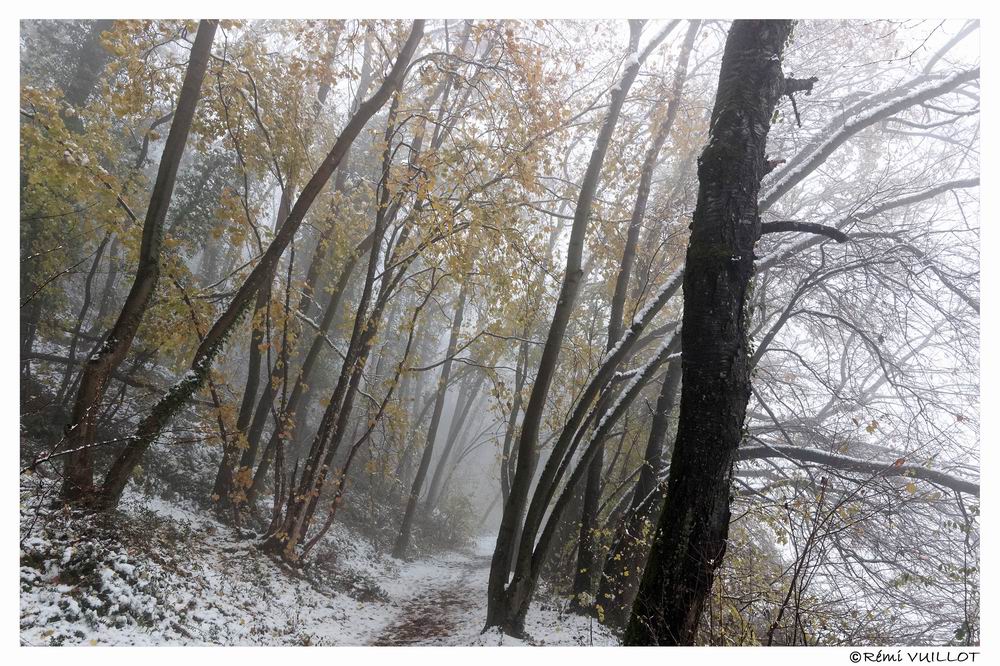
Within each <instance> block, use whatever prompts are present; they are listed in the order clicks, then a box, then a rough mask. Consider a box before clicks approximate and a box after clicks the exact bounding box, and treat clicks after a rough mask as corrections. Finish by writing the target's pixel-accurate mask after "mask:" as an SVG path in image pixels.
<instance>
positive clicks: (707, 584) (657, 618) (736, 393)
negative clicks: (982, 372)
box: [625, 20, 811, 645]
mask: <svg viewBox="0 0 1000 666" xmlns="http://www.w3.org/2000/svg"><path fill="white" fill-rule="evenodd" d="M791 29H792V21H786V20H781V21H774V20H771V21H758V20H754V21H735V22H734V23H733V26H732V28H731V29H730V31H729V35H728V37H727V40H726V48H725V52H724V54H723V58H722V68H721V71H720V73H719V87H718V91H717V93H716V100H715V108H714V110H713V112H712V119H711V134H710V138H709V142H708V145H707V146H706V147H705V150H704V151H703V152H702V155H701V160H700V162H699V167H698V180H699V190H698V202H697V205H696V208H695V212H694V218H693V223H692V227H691V228H692V231H691V239H690V241H689V244H688V251H687V264H686V270H685V272H684V319H683V328H682V332H681V335H682V338H681V340H682V342H681V347H682V356H681V358H682V365H683V379H682V382H683V383H682V388H681V407H680V418H679V423H678V430H677V439H676V442H675V444H674V451H673V456H672V459H671V464H670V475H669V480H668V484H667V497H666V501H665V504H664V509H663V513H662V516H661V518H660V522H659V525H658V527H657V530H656V533H655V535H654V540H653V548H652V552H651V553H650V557H649V562H648V564H647V566H646V570H645V572H644V574H643V578H642V582H641V584H640V586H639V592H638V595H637V597H636V602H635V607H634V608H633V611H632V617H631V619H630V621H629V625H628V628H627V630H626V632H625V643H626V644H627V645H677V644H681V645H690V644H693V643H694V640H695V635H696V631H697V629H698V621H699V618H700V615H701V609H702V606H703V604H704V601H705V598H706V596H707V595H708V593H709V591H710V590H711V587H712V581H713V578H714V574H715V569H716V568H717V567H718V566H719V563H720V562H721V561H722V557H723V555H724V554H725V551H726V539H727V535H728V531H729V491H730V485H731V483H732V471H733V461H734V459H735V456H736V449H737V447H738V446H739V444H740V441H741V440H742V437H743V421H744V418H745V416H746V405H747V400H748V399H749V396H750V366H749V362H748V361H749V349H748V344H747V336H746V326H747V321H748V313H747V301H748V299H747V293H748V291H749V288H750V281H751V278H752V276H753V261H754V255H753V249H754V244H755V242H756V241H757V239H758V237H759V235H760V217H759V213H758V193H759V191H760V181H761V179H762V178H763V176H764V174H765V173H766V168H767V167H766V158H765V152H764V151H765V148H766V141H767V134H768V130H769V129H770V125H771V117H772V114H773V113H774V109H775V106H776V104H777V102H778V99H779V97H780V96H781V95H782V94H783V93H785V92H790V91H791V88H790V87H789V86H788V83H789V82H786V81H785V79H784V77H783V76H782V73H781V55H782V51H783V50H784V47H785V43H786V42H787V40H788V38H789V35H790V33H791ZM809 87H811V83H809V84H808V87H806V86H803V87H802V88H799V89H808V88H809Z"/></svg>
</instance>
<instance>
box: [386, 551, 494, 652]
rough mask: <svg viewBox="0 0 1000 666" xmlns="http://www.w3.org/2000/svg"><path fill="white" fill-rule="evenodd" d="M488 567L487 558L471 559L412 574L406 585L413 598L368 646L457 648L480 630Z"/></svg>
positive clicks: (420, 570) (439, 565)
mask: <svg viewBox="0 0 1000 666" xmlns="http://www.w3.org/2000/svg"><path fill="white" fill-rule="evenodd" d="M489 566H490V558H489V556H487V555H473V556H470V557H468V558H462V559H460V560H452V561H447V562H441V563H439V564H436V565H435V566H434V567H432V568H423V569H418V570H416V571H413V572H412V573H411V576H407V581H406V583H407V584H408V585H409V586H410V587H409V589H410V590H412V593H413V596H411V597H408V598H404V599H403V601H402V602H401V603H400V611H399V614H398V615H397V616H396V618H395V619H394V620H393V621H392V622H391V623H390V624H389V625H388V626H387V627H386V628H385V629H384V630H383V631H382V633H381V634H380V635H379V636H377V637H376V638H375V639H374V640H372V641H371V643H369V644H370V645H452V644H456V642H457V644H461V641H462V639H463V638H465V637H467V636H468V635H470V633H474V632H478V630H479V629H481V626H480V625H481V623H482V622H483V619H484V617H485V615H484V614H483V613H484V612H485V611H484V602H485V596H486V576H487V574H488V572H489Z"/></svg>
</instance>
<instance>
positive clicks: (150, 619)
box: [21, 492, 614, 645]
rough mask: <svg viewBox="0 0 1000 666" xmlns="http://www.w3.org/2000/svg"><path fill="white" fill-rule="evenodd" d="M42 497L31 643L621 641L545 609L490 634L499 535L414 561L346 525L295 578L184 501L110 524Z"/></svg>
mask: <svg viewBox="0 0 1000 666" xmlns="http://www.w3.org/2000/svg"><path fill="white" fill-rule="evenodd" d="M35 497H36V495H35V494H34V493H31V492H23V497H22V508H21V525H22V535H24V534H25V531H26V529H27V528H28V527H30V528H31V529H30V533H29V534H28V535H27V537H26V538H25V537H22V542H21V640H22V643H23V644H27V645H523V644H525V642H527V643H529V644H535V645H592V644H593V645H608V644H613V643H614V639H613V637H612V636H611V635H610V634H609V633H608V632H607V631H606V630H604V629H603V628H602V627H601V626H600V625H598V624H597V623H596V622H592V620H590V619H589V618H583V617H580V616H577V615H573V614H567V613H565V612H563V611H562V610H561V608H560V607H561V606H563V605H564V604H551V603H549V604H546V603H543V602H536V603H535V604H534V605H533V607H532V611H531V613H530V614H529V617H528V621H527V627H526V629H527V632H528V634H529V635H530V636H531V637H532V638H531V639H530V640H528V641H521V640H517V639H513V638H511V637H509V636H503V635H501V634H500V633H499V632H497V631H491V632H487V633H486V634H482V633H480V632H481V630H482V626H483V621H484V619H485V616H486V581H487V578H488V575H489V563H490V553H491V550H492V543H493V541H492V538H482V539H479V540H478V541H477V542H476V543H475V545H474V547H473V548H471V549H470V550H469V551H468V552H452V553H446V554H442V555H439V556H435V557H429V558H425V559H420V560H416V561H413V562H405V563H404V562H400V561H398V560H395V559H393V558H391V557H388V556H387V555H383V554H379V553H377V552H375V550H374V549H373V548H372V547H371V546H370V544H369V542H368V540H367V539H366V538H365V537H363V536H361V535H359V534H357V533H354V532H351V531H350V530H348V529H346V528H345V527H343V526H335V527H334V529H332V530H331V531H330V534H328V536H327V537H326V539H325V540H324V543H323V545H321V546H319V547H317V549H316V550H317V561H316V562H315V563H313V564H312V565H311V566H308V567H305V568H302V569H299V570H292V569H290V568H287V567H284V566H283V565H280V564H279V563H277V562H275V561H274V560H272V559H270V558H268V557H266V556H264V555H263V554H262V553H261V552H260V551H259V550H258V549H257V547H256V541H255V539H254V538H252V535H241V534H239V533H238V531H237V530H235V529H233V528H232V527H228V526H226V525H223V524H221V523H219V522H217V521H216V520H215V519H214V518H213V517H211V516H210V515H209V514H208V513H207V512H205V511H204V510H200V509H194V508H192V507H190V506H186V505H185V504H184V503H183V502H182V501H180V500H175V501H166V500H164V499H161V498H150V497H146V496H143V495H139V494H137V493H130V494H129V495H127V497H126V499H125V501H124V502H123V507H122V512H121V513H120V514H117V515H116V516H115V517H114V518H113V520H114V521H115V523H114V525H107V524H106V522H107V521H108V520H109V519H107V518H103V519H100V518H99V519H92V518H81V517H74V516H71V515H68V514H63V513H61V512H55V513H45V515H42V514H40V513H39V512H38V509H37V505H38V503H37V501H36V500H35V499H34V498H35ZM43 513H44V512H43ZM39 516H40V517H39ZM36 518H37V520H36ZM102 521H104V522H102Z"/></svg>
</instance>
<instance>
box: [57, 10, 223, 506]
mask: <svg viewBox="0 0 1000 666" xmlns="http://www.w3.org/2000/svg"><path fill="white" fill-rule="evenodd" d="M217 25H218V23H217V21H214V20H204V21H201V23H199V24H198V34H197V36H196V37H195V43H194V45H193V46H192V48H191V59H190V61H189V63H188V68H187V71H186V72H185V74H184V84H183V86H182V88H181V93H180V96H179V98H178V100H177V111H176V112H175V114H174V119H173V122H172V123H171V125H170V132H169V134H168V135H167V141H166V144H165V146H164V148H163V156H162V157H161V158H160V167H159V171H158V172H157V175H156V183H155V185H154V186H153V192H152V194H151V195H150V199H149V207H148V208H147V209H146V218H145V221H144V222H143V227H142V245H141V247H140V250H139V266H138V269H137V271H136V276H135V281H134V282H133V283H132V288H131V290H130V291H129V294H128V296H127V297H126V299H125V304H124V305H123V306H122V310H121V312H120V313H119V315H118V320H117V321H116V322H115V324H114V326H112V328H111V330H110V331H109V332H108V335H107V336H106V338H105V341H104V344H103V345H101V348H100V349H99V350H98V351H97V352H96V353H95V354H93V355H92V356H91V357H90V359H89V360H88V361H87V364H86V365H85V366H84V369H83V374H82V376H81V379H80V389H79V391H78V392H77V397H76V402H75V404H74V405H73V412H72V416H71V421H70V423H71V425H70V426H69V428H68V431H67V433H66V442H65V450H68V451H71V453H70V454H69V455H67V458H66V465H65V475H64V479H63V487H62V498H63V500H65V501H69V502H75V501H80V500H84V499H88V498H89V496H90V495H91V494H92V490H93V483H94V469H93V452H92V450H91V449H92V448H93V445H94V437H95V430H96V418H97V411H98V409H99V408H100V404H101V400H102V399H103V397H104V394H105V391H106V390H107V386H108V381H109V380H110V378H111V373H112V372H113V371H114V370H116V369H117V368H118V366H119V365H120V364H121V362H122V361H123V360H124V359H125V356H126V355H127V354H128V351H129V349H130V348H131V346H132V341H133V340H134V339H135V334H136V332H137V331H138V330H139V324H140V323H141V322H142V318H143V316H144V315H145V313H146V306H147V305H148V304H149V300H150V298H151V297H152V295H153V292H154V291H155V290H156V285H157V282H159V278H160V245H161V242H162V239H163V223H164V221H165V220H166V217H167V208H168V207H169V205H170V199H171V196H172V195H173V191H174V182H175V181H176V179H177V169H178V166H179V165H180V161H181V157H182V156H183V154H184V144H185V143H186V142H187V137H188V133H189V132H190V130H191V123H192V121H193V119H194V112H195V107H196V106H197V104H198V98H199V97H200V95H201V84H202V81H203V80H204V78H205V71H206V69H207V68H208V60H209V55H210V54H211V50H212V40H213V38H214V37H215V29H216V26H217Z"/></svg>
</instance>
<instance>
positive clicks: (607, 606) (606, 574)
mask: <svg viewBox="0 0 1000 666" xmlns="http://www.w3.org/2000/svg"><path fill="white" fill-rule="evenodd" d="M680 381H681V364H680V362H679V361H673V362H671V364H670V368H669V369H668V370H667V375H666V377H664V379H663V385H662V386H661V387H660V395H659V397H658V398H657V400H656V411H655V412H654V413H653V421H652V423H651V424H650V426H649V438H648V439H647V440H646V451H645V453H644V455H643V461H642V468H641V469H640V470H639V478H638V480H637V481H636V484H635V489H634V490H633V492H632V501H631V503H630V505H629V509H628V511H627V512H626V514H625V517H624V519H623V520H622V523H621V525H620V526H619V528H618V532H617V534H616V535H615V539H614V541H613V542H612V546H611V550H610V551H609V552H608V556H607V559H606V560H605V564H604V571H603V572H602V574H601V582H600V585H599V586H598V589H597V601H596V603H597V604H598V605H600V607H601V609H602V610H603V615H604V619H603V623H604V624H606V625H608V626H611V627H621V628H624V626H625V623H626V622H628V615H629V610H630V609H631V608H632V603H633V602H634V601H635V595H636V592H638V589H639V580H640V577H641V572H642V571H643V570H644V568H645V566H646V558H647V557H648V556H649V547H650V546H651V545H652V539H651V537H652V533H653V530H654V528H655V526H656V523H657V521H658V520H659V514H660V511H661V510H662V509H663V499H664V497H665V491H666V485H665V484H663V483H662V482H661V479H662V477H663V472H664V460H663V453H664V445H665V444H666V441H667V433H668V431H669V427H668V426H669V420H670V415H671V412H673V409H674V407H675V406H676V404H677V389H678V388H679V387H680Z"/></svg>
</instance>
